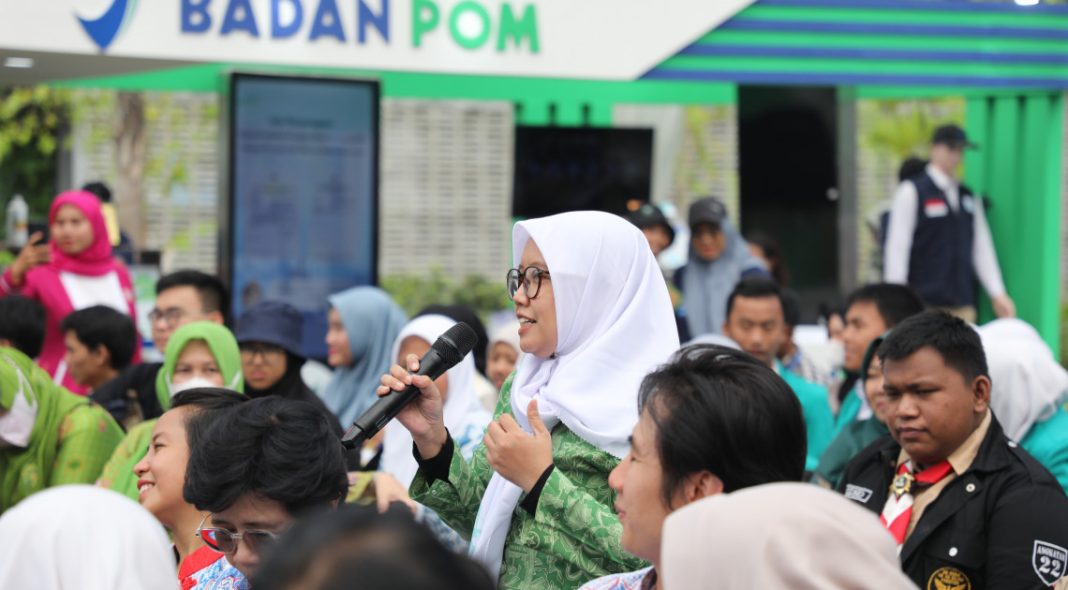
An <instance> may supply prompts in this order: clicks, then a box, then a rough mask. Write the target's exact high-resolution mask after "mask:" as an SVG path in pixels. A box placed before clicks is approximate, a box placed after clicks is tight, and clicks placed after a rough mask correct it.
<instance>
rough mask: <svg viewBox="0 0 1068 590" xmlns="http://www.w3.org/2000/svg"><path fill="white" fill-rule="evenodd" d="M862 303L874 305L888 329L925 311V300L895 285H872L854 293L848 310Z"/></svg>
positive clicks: (847, 307) (913, 292)
mask: <svg viewBox="0 0 1068 590" xmlns="http://www.w3.org/2000/svg"><path fill="white" fill-rule="evenodd" d="M861 302H870V303H874V304H875V308H876V309H877V310H879V315H880V316H881V317H882V318H883V323H884V324H886V327H887V328H893V327H894V326H896V325H898V324H900V323H901V322H902V320H904V319H905V318H907V317H910V316H914V315H916V314H918V313H920V312H921V311H923V300H922V299H920V296H919V295H917V294H916V292H915V291H913V290H912V289H910V288H909V287H906V286H905V285H895V284H893V283H872V284H870V285H864V286H863V287H861V288H859V289H857V290H856V291H853V292H852V293H850V294H849V300H848V301H847V302H846V310H848V309H849V308H850V307H853V304H854V303H861Z"/></svg>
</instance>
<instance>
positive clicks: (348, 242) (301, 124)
mask: <svg viewBox="0 0 1068 590" xmlns="http://www.w3.org/2000/svg"><path fill="white" fill-rule="evenodd" d="M229 98H230V111H229V113H228V115H229V160H230V161H229V164H230V168H229V176H228V179H229V199H228V205H229V208H228V217H229V219H228V227H229V231H228V232H227V233H226V237H225V239H224V244H223V256H224V260H223V264H222V268H223V269H224V272H225V273H227V274H228V275H229V279H230V282H229V284H230V286H231V288H232V289H233V300H234V305H233V312H234V316H235V317H237V315H239V314H240V313H241V312H242V311H243V310H244V309H246V308H247V307H248V306H249V305H251V304H252V303H255V302H257V301H261V300H272V301H283V302H286V303H289V304H291V305H293V306H295V307H296V308H298V309H299V310H301V312H303V313H304V316H305V322H304V337H303V346H304V354H305V355H306V356H307V357H309V358H323V357H324V356H325V354H326V345H325V344H324V343H323V337H324V336H325V334H326V311H327V309H328V307H327V306H328V304H327V296H328V295H330V294H331V293H336V292H338V291H341V290H343V289H346V288H348V287H353V286H356V285H372V284H374V283H375V282H376V280H377V276H376V275H377V266H376V261H377V243H378V149H379V137H378V129H379V86H378V83H377V82H374V81H364V80H340V79H331V78H325V79H324V78H306V77H283V76H266V75H258V74H244V73H235V74H233V75H232V77H231V83H230V97H229Z"/></svg>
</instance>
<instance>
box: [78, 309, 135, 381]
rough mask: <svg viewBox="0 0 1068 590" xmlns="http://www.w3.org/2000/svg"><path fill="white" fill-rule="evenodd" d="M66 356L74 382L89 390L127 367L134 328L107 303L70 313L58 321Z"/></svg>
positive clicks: (124, 316) (131, 354) (130, 359)
mask: <svg viewBox="0 0 1068 590" xmlns="http://www.w3.org/2000/svg"><path fill="white" fill-rule="evenodd" d="M59 327H60V330H62V331H63V339H64V342H65V344H66V347H67V355H66V356H65V357H63V362H65V363H66V364H67V372H68V373H70V376H71V378H72V379H74V381H75V382H76V383H78V384H79V385H81V386H82V387H85V389H86V391H88V392H90V393H92V392H93V391H96V390H97V389H98V388H99V387H100V386H101V385H103V384H105V383H107V382H108V381H111V380H112V379H114V378H115V377H116V376H117V375H118V374H119V372H120V371H122V370H124V369H125V368H126V367H128V366H130V361H132V360H133V356H134V351H135V349H136V348H137V344H138V336H137V328H135V327H134V323H133V320H131V319H130V318H129V316H127V315H126V314H123V313H119V312H117V311H115V310H114V309H112V308H110V307H108V306H106V305H94V306H93V307H87V308H85V309H79V310H78V311H74V312H71V314H70V315H68V316H67V317H65V318H63V321H62V322H61V323H60V326H59Z"/></svg>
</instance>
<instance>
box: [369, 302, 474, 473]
mask: <svg viewBox="0 0 1068 590" xmlns="http://www.w3.org/2000/svg"><path fill="white" fill-rule="evenodd" d="M454 325H456V321H455V320H453V319H452V318H448V317H445V316H443V315H421V316H417V317H416V318H415V319H414V320H412V321H411V322H408V325H407V326H405V327H404V329H403V330H401V332H400V334H398V335H397V340H396V342H394V344H393V358H394V359H396V362H397V363H402V362H404V359H406V358H408V355H410V354H414V355H415V356H416V357H418V358H423V355H424V354H426V353H427V351H428V350H430V346H431V345H432V344H433V343H434V341H435V340H437V339H438V336H440V335H442V334H444V333H445V332H446V331H448V330H449V329H450V328H452V327H453V326H454ZM474 379H475V361H474V358H473V357H472V355H470V354H468V355H467V356H465V357H464V358H463V360H461V361H460V362H459V363H457V364H456V366H454V367H453V368H451V369H449V370H448V371H446V372H445V374H444V375H442V376H441V377H438V378H437V379H435V380H434V383H435V384H436V385H437V386H438V391H439V392H441V396H442V398H443V399H444V401H445V406H444V409H443V411H444V420H445V427H446V428H448V429H449V434H451V435H452V438H453V441H454V442H455V444H456V449H457V450H458V451H459V452H460V454H461V455H462V456H463V458H464V459H465V460H469V459H470V458H471V455H472V454H474V452H475V448H477V447H478V445H479V443H481V442H482V433H483V432H484V431H485V430H486V425H487V424H489V422H490V417H491V416H490V413H489V412H487V411H486V410H485V408H483V407H482V402H480V401H479V399H478V395H477V394H476V393H475V386H474ZM382 447H383V448H382V462H381V464H380V466H379V469H380V470H381V471H384V472H386V473H388V474H390V475H392V476H393V477H395V478H396V479H397V481H399V482H400V483H401V485H403V486H404V487H405V488H407V487H408V486H410V485H411V483H412V480H413V479H414V478H415V473H416V471H418V470H419V464H418V463H417V462H416V460H415V458H414V457H412V435H411V434H409V433H408V430H407V429H406V428H404V426H403V425H402V424H400V423H399V422H394V423H392V424H388V425H387V426H386V435H385V437H384V439H383V442H382Z"/></svg>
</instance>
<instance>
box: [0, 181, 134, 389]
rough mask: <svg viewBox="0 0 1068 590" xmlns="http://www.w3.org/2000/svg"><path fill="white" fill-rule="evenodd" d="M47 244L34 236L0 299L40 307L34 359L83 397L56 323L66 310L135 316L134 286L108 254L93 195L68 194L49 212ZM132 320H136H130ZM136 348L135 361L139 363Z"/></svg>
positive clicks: (0, 281) (2, 285) (0, 288)
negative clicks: (40, 336)
mask: <svg viewBox="0 0 1068 590" xmlns="http://www.w3.org/2000/svg"><path fill="white" fill-rule="evenodd" d="M48 225H49V231H50V232H51V241H50V242H49V243H48V244H39V243H38V242H40V240H41V238H42V237H43V236H42V235H40V234H39V233H36V234H34V235H33V236H30V242H29V244H27V246H26V247H25V248H23V249H22V251H21V252H19V256H18V258H17V259H16V260H15V262H13V263H12V264H11V266H9V267H8V268H7V270H6V271H5V272H4V274H3V276H2V277H0V295H4V296H6V295H22V296H24V297H28V298H30V299H34V300H36V301H38V302H40V303H41V305H42V306H43V307H44V309H45V339H44V346H43V348H42V349H41V356H40V357H39V358H38V359H37V362H38V364H40V365H41V367H42V368H44V369H45V370H46V371H48V372H49V374H51V375H52V378H53V379H54V380H55V381H56V382H57V383H61V384H62V385H63V386H64V387H66V388H67V389H70V390H71V391H73V392H75V393H81V394H84V393H87V392H86V390H85V388H84V387H81V386H80V385H78V384H76V383H75V382H74V381H73V380H72V379H71V378H70V375H69V374H68V373H67V366H66V363H65V362H64V361H63V356H64V353H65V350H66V347H65V346H64V342H63V338H64V335H63V333H62V331H61V330H60V329H59V325H60V322H62V321H63V318H65V317H66V316H67V314H69V313H70V312H72V311H74V310H77V309H84V308H86V307H91V306H93V305H107V306H109V307H113V308H115V309H117V310H118V311H121V312H122V313H125V314H128V315H129V316H130V317H131V318H136V311H135V307H134V305H135V302H134V293H133V283H132V282H131V281H130V274H129V272H127V270H126V267H124V266H123V265H122V263H120V262H119V261H117V260H115V259H114V258H113V257H112V255H111V242H110V241H109V240H108V232H107V227H106V226H105V224H104V215H103V213H102V212H101V209H100V201H99V200H98V199H97V198H96V196H94V195H93V194H92V193H88V192H85V191H68V192H65V193H61V194H60V195H59V196H57V197H56V198H55V200H54V201H52V208H51V209H50V210H49V212H48ZM135 321H136V320H135ZM140 349H141V347H140V346H137V347H136V348H135V351H136V352H135V354H134V362H138V361H140V358H141V353H140Z"/></svg>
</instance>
